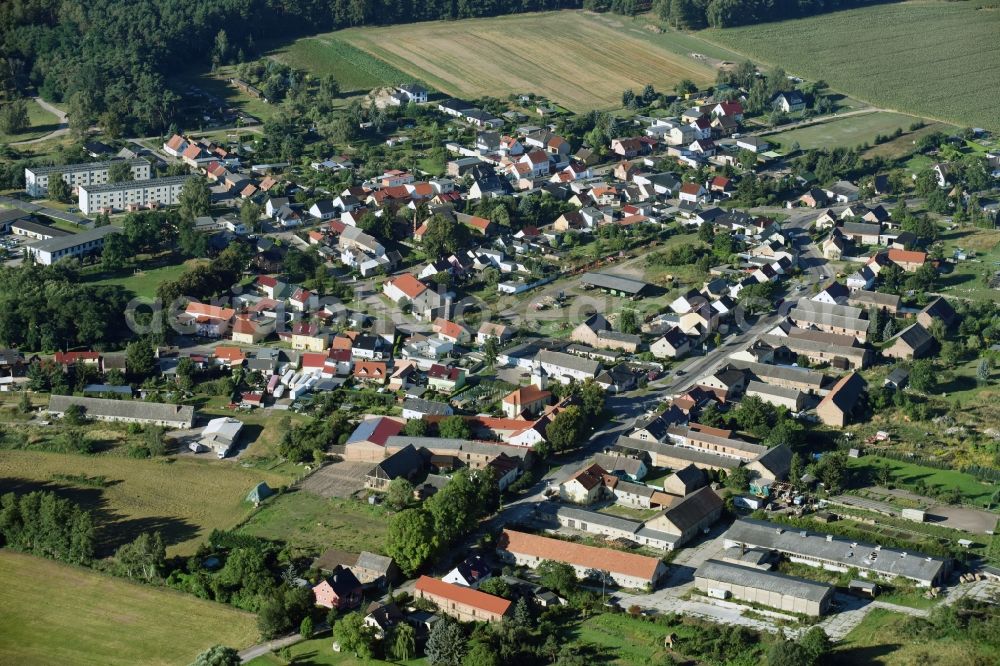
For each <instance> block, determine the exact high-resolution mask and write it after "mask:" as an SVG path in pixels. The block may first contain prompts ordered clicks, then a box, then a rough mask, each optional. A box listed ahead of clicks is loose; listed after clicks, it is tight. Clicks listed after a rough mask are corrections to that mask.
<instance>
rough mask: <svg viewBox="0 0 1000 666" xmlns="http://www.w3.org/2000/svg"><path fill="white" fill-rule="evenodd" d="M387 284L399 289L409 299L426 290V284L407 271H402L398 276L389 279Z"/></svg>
mask: <svg viewBox="0 0 1000 666" xmlns="http://www.w3.org/2000/svg"><path fill="white" fill-rule="evenodd" d="M389 284H391V285H392V286H394V287H395V288H396V289H399V290H400V291H401V292H403V294H404V295H405V296H406V297H407V298H409V299H411V300H412V299H414V298H416V297H417V296H420V294H422V293H424V292H425V291H427V286H426V285H424V283H423V282H421V281H420V280H418V279H417V278H415V277H413V276H412V275H410V274H409V273H403V274H402V275H400V276H399V277H397V278H394V279H392V280H390V281H389Z"/></svg>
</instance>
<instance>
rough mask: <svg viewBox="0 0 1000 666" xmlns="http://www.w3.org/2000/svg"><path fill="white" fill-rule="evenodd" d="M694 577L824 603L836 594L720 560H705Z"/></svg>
mask: <svg viewBox="0 0 1000 666" xmlns="http://www.w3.org/2000/svg"><path fill="white" fill-rule="evenodd" d="M694 575H695V578H705V579H707V580H710V581H717V582H719V583H726V584H729V585H740V586H743V587H753V588H756V589H758V590H769V591H770V590H777V591H780V592H781V593H782V594H787V595H789V596H792V597H795V598H797V599H805V600H807V601H822V600H823V599H825V598H826V597H827V596H828V595H830V594H832V593H833V588H832V587H830V586H829V585H827V584H826V583H817V582H814V581H811V580H807V579H805V578H798V577H796V576H789V575H787V574H783V573H778V572H776V571H765V570H763V569H757V568H756V567H744V566H740V565H738V564H730V563H729V562H721V561H719V560H705V561H704V562H702V565H701V566H700V567H698V570H697V571H695V572H694Z"/></svg>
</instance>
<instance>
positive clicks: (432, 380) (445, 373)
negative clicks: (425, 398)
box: [427, 363, 465, 393]
mask: <svg viewBox="0 0 1000 666" xmlns="http://www.w3.org/2000/svg"><path fill="white" fill-rule="evenodd" d="M427 386H428V387H429V388H433V389H434V390H436V391H440V392H442V393H454V392H455V391H457V390H458V389H460V388H462V387H463V386H465V369H464V368H457V367H448V366H446V365H441V364H440V363H435V364H434V365H432V366H431V367H430V369H429V370H428V371H427Z"/></svg>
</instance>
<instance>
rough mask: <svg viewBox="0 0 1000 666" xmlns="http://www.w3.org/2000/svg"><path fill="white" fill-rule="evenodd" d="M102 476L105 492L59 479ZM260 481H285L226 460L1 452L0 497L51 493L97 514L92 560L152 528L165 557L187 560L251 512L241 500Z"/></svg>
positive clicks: (99, 488)
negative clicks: (164, 546) (210, 537)
mask: <svg viewBox="0 0 1000 666" xmlns="http://www.w3.org/2000/svg"><path fill="white" fill-rule="evenodd" d="M78 475H82V476H86V477H100V476H103V477H104V478H105V479H106V480H107V482H106V484H105V485H104V487H99V486H98V487H95V486H92V485H86V484H78V483H76V482H73V481H66V480H65V478H66V477H67V476H78ZM260 481H266V482H267V483H268V484H269V485H271V487H277V486H280V485H283V484H284V483H286V482H287V479H286V477H284V476H281V475H278V474H274V473H270V472H265V471H258V470H248V469H243V468H242V467H240V466H238V465H237V464H236V463H233V462H230V461H217V460H215V459H212V460H202V459H195V458H193V457H190V456H180V457H178V458H160V459H152V460H149V459H147V460H137V459H131V458H125V457H123V456H120V455H111V454H108V455H101V454H98V455H89V456H88V455H78V454H64V453H45V452H40V451H27V450H15V451H0V493H5V492H9V491H17V492H30V491H32V490H43V489H47V490H53V491H55V492H57V493H59V494H60V495H62V496H64V497H68V498H70V499H72V500H74V501H76V502H78V503H80V504H81V505H82V506H84V507H86V508H88V509H91V510H92V511H94V512H95V514H96V522H97V525H98V533H97V536H98V555H102V556H103V555H107V554H109V553H110V552H112V551H113V550H114V549H115V548H117V547H118V546H120V545H121V544H122V543H125V542H127V541H131V540H132V539H134V538H135V537H136V536H138V535H139V534H140V533H141V532H144V531H154V530H159V531H160V532H161V533H162V534H163V537H164V540H165V541H166V542H167V554H168V555H190V554H191V553H193V552H194V551H195V549H196V548H197V546H198V544H199V543H201V542H202V541H204V540H205V539H206V538H207V537H208V535H209V533H211V531H212V530H213V529H216V528H218V529H229V528H231V527H233V526H234V525H236V524H237V523H239V522H240V521H241V520H242V519H243V518H244V517H246V516H247V515H248V514H249V513H250V512H251V510H252V507H251V506H250V504H248V503H247V502H245V501H244V499H245V498H246V495H247V493H248V492H250V489H251V488H253V487H254V486H255V485H256V484H257V483H259V482H260Z"/></svg>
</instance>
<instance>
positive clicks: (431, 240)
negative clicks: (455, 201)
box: [420, 215, 469, 257]
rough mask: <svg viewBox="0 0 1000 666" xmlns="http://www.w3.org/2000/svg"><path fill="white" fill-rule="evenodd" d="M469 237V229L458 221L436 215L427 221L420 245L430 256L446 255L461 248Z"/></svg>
mask: <svg viewBox="0 0 1000 666" xmlns="http://www.w3.org/2000/svg"><path fill="white" fill-rule="evenodd" d="M468 239H469V230H468V229H467V228H466V227H465V225H462V224H459V223H458V222H457V221H455V220H453V219H451V218H449V217H444V216H443V215H435V216H433V217H432V218H431V219H430V220H428V222H427V230H426V231H425V232H424V235H423V237H422V238H421V240H420V245H421V247H423V249H424V252H425V253H426V254H427V256H429V257H446V256H448V255H449V254H454V253H455V252H458V251H459V250H461V249H462V248H463V247H464V246H465V245H466V244H467V243H468Z"/></svg>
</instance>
